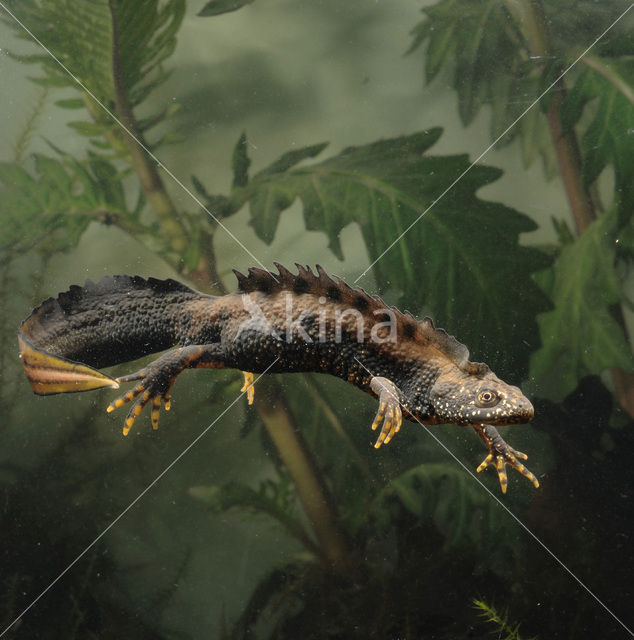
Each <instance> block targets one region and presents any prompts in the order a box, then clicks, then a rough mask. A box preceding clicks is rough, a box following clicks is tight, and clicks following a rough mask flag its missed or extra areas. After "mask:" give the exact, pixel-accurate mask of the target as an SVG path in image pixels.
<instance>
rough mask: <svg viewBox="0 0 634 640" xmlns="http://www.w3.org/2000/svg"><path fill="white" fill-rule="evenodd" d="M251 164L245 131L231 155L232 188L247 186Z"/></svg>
mask: <svg viewBox="0 0 634 640" xmlns="http://www.w3.org/2000/svg"><path fill="white" fill-rule="evenodd" d="M249 166H251V160H250V159H249V156H248V154H247V134H246V133H245V132H244V131H243V132H242V133H241V134H240V138H239V139H238V142H236V146H235V147H234V148H233V155H232V156H231V169H232V171H233V183H232V185H231V186H232V188H234V189H235V188H236V187H245V186H246V185H247V183H248V182H249Z"/></svg>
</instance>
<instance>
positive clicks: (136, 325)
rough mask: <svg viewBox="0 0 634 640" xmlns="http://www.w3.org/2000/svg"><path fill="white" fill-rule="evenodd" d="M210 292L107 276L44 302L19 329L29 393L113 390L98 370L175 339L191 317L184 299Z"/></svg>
mask: <svg viewBox="0 0 634 640" xmlns="http://www.w3.org/2000/svg"><path fill="white" fill-rule="evenodd" d="M210 297H211V296H206V295H204V294H202V293H199V292H198V291H194V290H193V289H190V288H189V287H187V286H185V285H184V284H181V283H180V282H177V281H175V280H156V279H154V278H149V279H147V280H146V279H144V278H141V277H139V276H106V277H104V278H102V279H101V280H100V281H99V282H97V283H94V282H91V281H90V280H87V281H86V283H85V285H84V286H83V287H78V286H72V287H70V289H69V290H68V291H66V292H64V293H60V294H59V295H58V296H57V298H49V299H48V300H45V301H44V302H43V303H42V304H41V305H40V306H39V307H37V308H36V309H34V310H33V312H32V313H31V315H30V316H29V317H28V318H27V319H26V320H25V321H24V322H23V323H22V325H21V326H20V329H19V332H18V342H19V346H20V357H21V358H22V364H23V365H24V370H25V372H26V376H27V378H28V379H29V382H30V383H31V387H32V388H33V391H34V392H35V393H37V394H42V395H47V394H52V393H67V392H70V391H86V390H88V389H99V388H101V387H112V388H117V387H118V386H119V385H118V383H117V382H116V380H114V379H113V378H111V377H110V376H107V375H105V374H103V373H100V372H99V371H97V369H101V368H102V367H109V366H112V365H114V364H119V363H123V362H129V361H131V360H136V359H137V358H140V357H142V356H145V355H148V354H150V353H156V352H158V351H163V350H165V349H169V348H170V347H173V346H174V345H176V344H178V343H179V342H180V341H182V340H183V338H184V335H185V333H186V331H187V327H188V326H189V323H190V321H191V318H190V311H189V309H190V307H189V303H194V306H195V305H196V304H198V302H199V301H200V300H202V299H207V298H210Z"/></svg>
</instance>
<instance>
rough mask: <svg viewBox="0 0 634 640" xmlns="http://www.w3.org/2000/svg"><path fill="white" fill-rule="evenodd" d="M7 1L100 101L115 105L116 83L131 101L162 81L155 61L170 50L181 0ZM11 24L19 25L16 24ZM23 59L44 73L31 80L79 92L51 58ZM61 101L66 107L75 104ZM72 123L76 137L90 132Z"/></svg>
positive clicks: (180, 13)
mask: <svg viewBox="0 0 634 640" xmlns="http://www.w3.org/2000/svg"><path fill="white" fill-rule="evenodd" d="M9 4H10V7H11V10H12V11H13V12H14V14H15V15H16V16H17V18H18V19H19V20H20V21H21V22H22V23H24V24H25V25H26V26H27V27H28V29H29V30H30V31H31V32H32V33H33V34H34V35H35V36H36V37H37V38H38V39H40V40H41V41H42V42H43V43H44V44H45V45H46V47H47V48H48V49H49V50H50V51H51V52H52V53H53V54H54V55H55V56H56V57H57V58H58V59H59V60H60V61H61V62H62V63H63V64H64V66H65V67H66V68H67V69H68V70H69V71H70V73H71V74H72V75H73V76H74V77H76V78H77V79H78V80H79V81H80V82H81V83H82V84H83V85H84V86H86V87H87V88H88V89H89V90H90V91H91V92H92V93H93V94H94V95H95V96H96V97H97V99H98V100H99V101H100V102H101V103H102V104H106V105H110V104H114V103H116V100H115V91H116V87H117V86H119V87H121V89H122V90H123V91H124V92H125V94H126V96H127V98H128V100H129V101H130V102H131V104H132V105H136V104H138V103H139V101H140V100H141V99H142V98H144V97H145V96H146V95H147V93H148V92H149V91H150V90H151V89H152V88H154V87H155V86H156V85H157V84H159V83H161V82H163V81H164V80H165V78H166V77H167V74H166V73H165V72H164V71H163V70H162V68H161V63H162V62H163V61H164V60H165V59H166V58H167V57H168V56H169V55H171V53H172V52H173V50H174V46H175V36H176V32H177V30H178V28H179V26H180V24H181V21H182V19H183V15H184V11H185V2H184V0H167V1H165V2H161V1H160V0H146V1H144V2H127V1H124V0H112V1H109V0H74V1H73V2H70V1H69V0H61V1H58V0H41V1H39V0H38V1H36V0H19V1H17V0H13V1H11V2H9ZM12 24H13V26H14V27H15V28H16V29H19V26H18V24H17V23H12ZM20 35H21V34H20ZM113 56H116V60H115V63H114V65H113ZM27 61H28V62H31V63H39V64H41V65H42V68H43V70H44V72H45V73H46V74H47V75H46V77H45V78H43V79H34V81H35V82H38V83H39V84H44V85H46V86H64V87H66V86H71V87H73V88H75V89H77V90H78V91H81V87H80V86H79V85H78V84H77V82H76V81H75V80H74V78H73V77H71V76H70V75H68V74H66V72H65V71H64V70H63V69H62V68H61V66H60V65H58V64H57V63H56V62H55V61H54V60H53V59H52V58H49V57H44V56H41V55H40V56H31V57H30V58H29V59H28V60H27ZM113 68H116V70H117V83H116V84H115V78H114V75H113ZM61 102H62V104H61V106H66V107H67V108H69V107H72V108H75V105H77V106H78V104H79V103H77V102H75V101H61ZM64 102H65V103H66V104H64ZM99 116H100V117H102V118H103V122H108V117H107V116H106V115H104V114H102V113H101V112H99ZM73 126H74V128H75V129H76V130H77V131H78V132H79V133H81V134H82V135H96V134H95V133H93V132H91V131H90V129H89V128H88V126H87V125H86V123H84V124H83V125H82V124H81V123H74V125H73Z"/></svg>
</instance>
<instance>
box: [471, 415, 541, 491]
mask: <svg viewBox="0 0 634 640" xmlns="http://www.w3.org/2000/svg"><path fill="white" fill-rule="evenodd" d="M472 426H473V428H474V429H475V430H476V431H477V432H478V435H479V436H480V437H481V438H482V439H483V440H484V442H485V443H486V445H487V447H488V448H489V455H488V456H487V457H486V458H485V459H484V461H483V462H482V463H481V464H480V466H479V467H478V468H477V471H478V473H479V472H480V471H483V470H484V469H486V468H487V467H488V466H489V465H490V464H492V463H493V464H495V469H496V471H497V473H498V477H499V479H500V485H501V487H502V493H506V487H507V477H506V465H507V464H508V465H510V466H511V467H513V468H514V469H517V471H519V472H520V473H521V474H522V475H523V476H524V477H525V478H528V479H529V480H530V481H531V482H532V483H533V485H534V486H535V488H537V487H539V481H538V480H537V478H536V477H535V475H534V474H533V473H532V472H531V471H529V470H528V469H527V468H526V467H525V466H524V465H523V464H522V463H521V462H520V461H519V460H518V458H519V459H521V460H526V459H527V458H528V456H527V455H526V454H525V453H522V452H521V451H515V449H513V447H511V446H509V445H508V444H506V442H504V440H503V438H502V436H501V435H500V434H499V433H498V430H497V429H496V428H495V427H492V426H491V425H490V424H480V425H476V424H474V425H472Z"/></svg>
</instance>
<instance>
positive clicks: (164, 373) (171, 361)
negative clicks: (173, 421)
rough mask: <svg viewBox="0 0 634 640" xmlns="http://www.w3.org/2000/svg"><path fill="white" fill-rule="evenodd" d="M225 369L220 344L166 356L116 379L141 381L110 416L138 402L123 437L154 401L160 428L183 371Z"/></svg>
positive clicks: (114, 405) (111, 407)
mask: <svg viewBox="0 0 634 640" xmlns="http://www.w3.org/2000/svg"><path fill="white" fill-rule="evenodd" d="M223 367H224V362H223V356H222V351H221V349H220V346H219V345H216V344H207V345H191V346H188V347H181V348H180V349H176V350H175V351H170V352H168V353H164V354H163V355H162V356H161V357H160V358H157V359H156V360H154V362H151V363H150V364H148V365H147V366H146V367H143V369H140V370H139V371H136V372H135V373H131V374H129V375H127V376H121V377H120V378H117V379H116V380H117V382H118V383H123V382H132V381H133V380H139V382H138V383H137V384H136V385H135V386H134V387H133V388H132V389H131V390H130V391H128V392H127V393H124V394H123V395H121V396H119V397H118V398H116V399H115V400H113V401H112V402H111V403H110V405H109V406H108V409H107V411H108V413H110V412H112V411H114V410H115V409H118V408H119V407H122V406H123V405H124V404H127V403H128V402H132V401H133V400H136V401H135V402H134V404H133V405H132V406H131V407H130V411H129V412H128V415H127V417H126V419H125V423H124V427H123V435H124V436H127V435H128V433H130V429H131V428H132V425H133V424H134V421H135V420H136V419H137V418H138V416H139V414H140V413H141V411H143V407H145V406H146V405H147V404H148V403H149V402H150V401H151V402H152V413H151V417H152V427H153V428H154V429H158V422H159V413H160V410H161V403H164V404H165V410H166V411H169V409H170V389H171V388H172V385H173V384H174V381H175V380H176V378H177V377H178V375H179V374H180V373H181V372H183V371H184V370H185V369H200V368H207V369H222V368H223Z"/></svg>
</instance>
